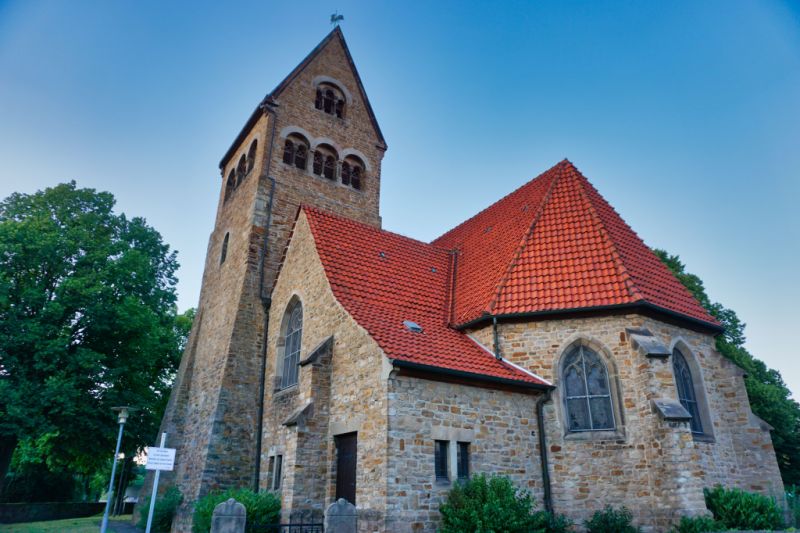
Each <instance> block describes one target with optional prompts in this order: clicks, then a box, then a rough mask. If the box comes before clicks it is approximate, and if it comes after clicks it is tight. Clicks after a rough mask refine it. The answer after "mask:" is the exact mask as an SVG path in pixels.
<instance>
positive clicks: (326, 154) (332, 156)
mask: <svg viewBox="0 0 800 533" xmlns="http://www.w3.org/2000/svg"><path fill="white" fill-rule="evenodd" d="M338 159H339V156H338V154H337V153H336V150H334V149H333V147H331V146H330V145H327V144H320V145H319V146H317V149H316V150H314V174H316V175H317V176H323V177H325V178H328V179H329V180H333V179H336V161H337V160H338Z"/></svg>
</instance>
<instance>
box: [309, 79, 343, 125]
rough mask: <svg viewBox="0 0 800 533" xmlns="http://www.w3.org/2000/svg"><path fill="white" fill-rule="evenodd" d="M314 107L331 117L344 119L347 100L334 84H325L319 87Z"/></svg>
mask: <svg viewBox="0 0 800 533" xmlns="http://www.w3.org/2000/svg"><path fill="white" fill-rule="evenodd" d="M314 107H315V108H317V109H319V110H320V111H324V112H325V113H327V114H329V115H335V116H337V117H339V118H344V107H345V98H344V94H342V91H341V90H339V88H338V87H335V86H334V85H332V84H328V83H324V84H321V85H320V86H319V87H317V94H316V98H315V99H314Z"/></svg>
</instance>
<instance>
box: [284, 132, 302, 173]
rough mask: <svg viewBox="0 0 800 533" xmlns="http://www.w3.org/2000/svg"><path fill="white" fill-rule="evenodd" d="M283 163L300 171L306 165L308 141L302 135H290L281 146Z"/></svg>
mask: <svg viewBox="0 0 800 533" xmlns="http://www.w3.org/2000/svg"><path fill="white" fill-rule="evenodd" d="M283 162H284V163H286V164H287V165H291V166H293V167H295V168H299V169H300V170H305V169H306V165H307V164H308V141H307V140H306V139H305V137H303V136H302V135H299V134H297V133H293V134H291V135H290V136H289V137H287V138H286V143H285V144H284V145H283Z"/></svg>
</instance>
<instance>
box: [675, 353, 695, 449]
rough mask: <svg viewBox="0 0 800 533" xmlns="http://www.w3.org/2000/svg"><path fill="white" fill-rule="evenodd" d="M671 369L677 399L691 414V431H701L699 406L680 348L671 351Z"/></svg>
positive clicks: (690, 373) (690, 375) (692, 381)
mask: <svg viewBox="0 0 800 533" xmlns="http://www.w3.org/2000/svg"><path fill="white" fill-rule="evenodd" d="M672 370H673V371H674V372H675V386H676V387H677V388H678V400H680V402H681V405H682V406H683V407H684V408H685V409H686V410H687V411H689V414H690V415H692V421H691V428H692V433H703V422H702V420H701V419H700V408H699V403H698V401H697V396H696V395H695V391H694V380H693V379H692V371H691V370H690V369H689V364H688V363H687V362H686V358H685V357H684V356H683V354H682V353H681V351H680V350H678V349H677V348H675V350H673V352H672Z"/></svg>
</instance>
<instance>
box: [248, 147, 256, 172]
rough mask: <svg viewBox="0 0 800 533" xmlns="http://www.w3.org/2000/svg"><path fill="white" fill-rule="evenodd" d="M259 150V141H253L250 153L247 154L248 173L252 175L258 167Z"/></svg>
mask: <svg viewBox="0 0 800 533" xmlns="http://www.w3.org/2000/svg"><path fill="white" fill-rule="evenodd" d="M257 149H258V139H253V143H252V144H251V145H250V151H248V152H247V173H248V174H250V171H251V170H253V167H254V166H256V150H257Z"/></svg>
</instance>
